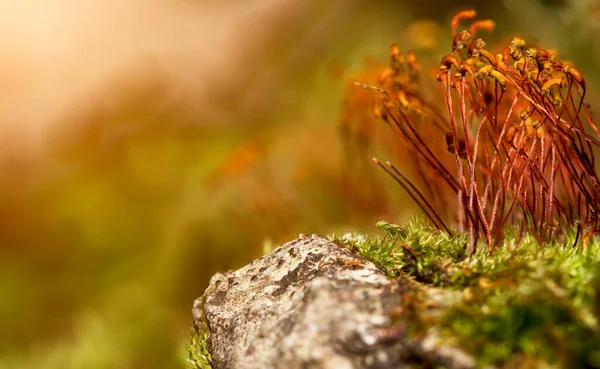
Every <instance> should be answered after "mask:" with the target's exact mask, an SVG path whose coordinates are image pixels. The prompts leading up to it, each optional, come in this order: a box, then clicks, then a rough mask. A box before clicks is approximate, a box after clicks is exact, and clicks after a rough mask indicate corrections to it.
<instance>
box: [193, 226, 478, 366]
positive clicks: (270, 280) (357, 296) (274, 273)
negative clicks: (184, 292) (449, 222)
mask: <svg viewBox="0 0 600 369" xmlns="http://www.w3.org/2000/svg"><path fill="white" fill-rule="evenodd" d="M400 282H402V281H398V280H393V279H390V278H387V277H386V276H385V275H384V274H383V273H382V272H381V271H380V270H379V269H378V268H377V266H376V265H374V264H373V263H372V262H370V261H368V260H366V259H364V258H363V257H361V256H359V255H357V254H355V253H353V252H352V251H350V250H348V249H347V248H345V247H343V246H341V245H339V244H337V243H336V242H333V241H331V240H329V239H327V238H324V237H321V236H317V235H312V236H300V238H298V239H296V240H294V241H291V242H288V243H286V244H284V245H282V246H280V247H279V248H277V249H276V250H274V251H272V252H270V253H268V254H266V255H264V256H263V257H261V258H260V259H258V260H255V261H253V262H252V263H251V264H249V265H247V266H245V267H243V268H241V269H239V270H237V271H235V272H230V273H226V274H220V273H219V274H216V275H215V276H214V277H213V278H212V279H211V281H210V285H209V287H208V288H207V289H206V291H205V293H204V295H203V296H202V297H201V298H199V299H197V300H196V301H195V303H194V308H193V316H194V324H195V325H196V327H198V328H200V327H202V326H206V328H208V330H209V332H210V334H209V337H208V340H207V348H208V351H209V352H210V354H211V355H212V360H213V361H212V365H213V368H214V369H226V368H227V369H229V368H230V369H253V368H256V369H267V368H282V369H283V368H285V369H295V368H332V369H333V368H335V369H345V368H348V369H350V368H398V367H403V366H405V365H408V364H410V363H424V362H427V363H430V364H431V365H438V366H439V365H442V366H445V367H449V368H472V367H475V365H474V361H473V359H472V358H470V357H468V356H467V355H466V354H464V353H462V352H461V351H460V350H457V349H453V348H449V347H443V346H441V345H439V344H438V343H437V342H436V340H435V336H434V335H429V336H426V337H422V338H421V339H420V340H415V339H408V338H407V336H406V334H405V329H404V327H403V325H402V324H401V323H398V322H395V321H393V319H392V311H393V309H394V308H396V307H398V306H399V305H400V303H401V296H403V295H402V294H401V293H400V292H401V291H400V290H401V289H402V288H407V287H406V286H409V285H410V283H409V281H406V280H405V281H403V282H402V283H400Z"/></svg>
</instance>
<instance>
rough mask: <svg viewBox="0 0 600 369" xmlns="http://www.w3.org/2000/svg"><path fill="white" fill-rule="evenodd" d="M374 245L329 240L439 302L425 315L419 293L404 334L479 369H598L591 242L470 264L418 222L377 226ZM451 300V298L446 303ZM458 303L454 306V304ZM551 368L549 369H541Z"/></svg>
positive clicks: (596, 264) (598, 283) (461, 246)
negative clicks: (423, 338) (439, 341)
mask: <svg viewBox="0 0 600 369" xmlns="http://www.w3.org/2000/svg"><path fill="white" fill-rule="evenodd" d="M377 227H378V228H379V229H381V230H382V231H383V232H384V235H383V236H382V237H374V238H364V237H358V236H345V237H341V238H337V240H338V241H340V242H342V243H343V244H345V245H346V246H348V247H350V248H351V249H352V250H354V251H356V252H357V253H359V254H361V255H362V256H364V257H365V258H367V259H369V260H372V261H373V262H375V263H376V264H377V265H379V266H380V267H381V268H382V270H383V271H384V272H385V273H387V274H388V275H389V276H390V277H400V276H402V277H408V278H409V279H412V280H414V281H415V282H416V283H417V284H418V285H420V286H421V287H420V288H422V289H427V288H431V287H433V286H435V287H438V290H439V288H441V291H453V292H454V294H446V295H445V296H447V298H446V301H445V302H444V303H442V304H440V303H439V301H436V305H437V307H438V309H439V308H440V307H441V309H442V311H441V312H438V313H436V314H427V312H428V309H427V306H428V305H431V304H428V302H427V301H426V300H427V298H428V297H423V296H426V295H424V294H422V293H421V292H419V293H418V295H419V296H421V297H420V299H419V300H416V302H414V301H413V304H415V303H417V304H420V306H413V307H412V308H411V309H410V310H417V311H421V312H423V314H421V315H425V314H426V315H427V321H425V322H424V321H423V319H414V317H412V318H411V319H409V320H410V324H412V328H413V329H412V331H413V332H416V333H420V332H423V331H425V330H428V329H435V330H436V331H438V332H441V335H442V336H443V339H444V341H445V342H447V343H450V344H456V345H459V346H461V347H463V348H464V349H465V350H467V351H469V352H470V353H471V354H473V356H474V357H476V358H477V360H478V364H479V365H481V366H488V365H494V366H496V367H501V368H513V367H536V368H537V367H544V366H546V367H573V368H575V367H577V368H584V367H590V368H594V367H598V368H600V324H599V319H600V242H599V241H598V240H597V239H591V240H586V242H585V243H584V245H583V246H581V245H579V246H577V247H572V245H573V241H574V232H571V233H572V235H571V236H570V237H568V238H567V239H565V240H562V241H561V242H559V241H554V242H552V243H548V244H544V245H542V246H539V245H538V243H537V242H536V241H535V239H533V238H532V237H525V238H524V239H523V242H522V243H521V244H520V245H518V242H517V237H515V236H514V235H510V234H508V235H506V236H505V240H504V244H503V245H501V246H500V247H498V248H496V249H494V250H492V251H490V250H483V251H480V252H478V253H477V254H475V255H473V256H471V257H469V256H468V255H467V254H466V252H465V245H466V243H467V240H466V238H465V237H463V236H460V237H454V238H450V237H448V236H446V235H445V234H443V233H441V232H439V231H437V230H434V229H432V228H429V227H428V226H426V225H425V224H424V222H423V221H422V220H421V219H416V220H413V221H411V222H409V223H408V224H406V225H405V226H397V225H391V224H387V223H383V222H381V223H379V224H378V225H377ZM450 296H455V297H454V298H452V297H450ZM456 296H458V298H456ZM403 310H404V311H407V309H406V307H405V309H403ZM550 363H552V364H553V365H554V366H552V365H550Z"/></svg>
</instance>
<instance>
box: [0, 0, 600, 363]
mask: <svg viewBox="0 0 600 369" xmlns="http://www.w3.org/2000/svg"><path fill="white" fill-rule="evenodd" d="M465 8H475V9H477V10H478V12H479V17H480V18H487V17H493V18H494V19H495V20H496V21H497V25H498V28H497V31H496V35H503V36H512V35H515V34H520V35H523V36H526V37H531V38H533V39H535V40H537V41H538V42H540V43H541V44H542V45H543V46H546V47H553V48H556V49H558V50H560V51H561V54H562V55H565V56H566V57H567V58H568V59H570V60H573V61H574V63H575V65H576V66H577V67H578V69H580V70H581V71H582V72H584V75H585V76H586V80H587V81H588V85H589V86H590V88H591V90H592V91H591V92H590V95H589V96H590V97H589V101H590V103H592V107H593V106H598V104H595V101H597V100H598V98H597V96H598V95H597V92H596V91H595V90H596V87H597V86H599V82H600V81H598V78H600V73H598V65H599V64H598V60H599V57H600V54H599V50H600V48H599V47H598V46H599V45H598V42H600V41H599V40H600V37H598V36H599V35H600V3H598V2H597V1H592V0H588V1H586V0H581V1H576V0H536V1H527V2H524V1H518V0H505V1H499V2H492V1H487V0H480V1H475V0H473V1H466V0H465V1H455V0H444V1H441V0H423V1H418V2H416V1H401V0H398V1H392V0H388V1H383V0H380V1H377V2H375V1H372V0H325V1H323V0H320V1H316V0H315V1H307V0H218V1H217V0H130V1H127V2H124V1H117V0H103V1H100V0H88V1H76V0H47V1H39V2H35V4H34V3H32V2H24V1H18V0H3V1H2V2H0V45H1V47H0V85H1V86H2V88H1V89H0V135H1V136H0V137H2V140H1V142H2V144H1V145H0V171H1V173H2V177H1V178H2V179H1V181H0V368H36V369H40V368H44V369H45V368H47V369H55V368H56V369H59V368H60V369H71V368H72V369H80V368H91V369H94V368H98V369H100V368H185V367H186V363H185V354H184V350H183V347H184V344H185V343H186V340H187V337H188V334H189V330H190V325H191V317H190V309H191V305H192V302H193V300H194V299H195V298H196V297H198V296H200V295H201V294H202V292H203V291H204V288H205V287H206V285H207V283H208V280H209V278H210V276H211V275H213V274H214V273H216V272H224V271H227V270H228V269H232V268H236V267H239V266H241V265H244V264H246V263H247V262H249V261H250V260H251V259H253V258H255V257H257V256H259V255H260V254H261V253H262V252H263V247H264V246H265V245H267V246H268V245H278V244H280V243H283V242H285V241H288V240H290V239H293V238H294V237H296V236H297V235H298V233H322V234H331V233H334V232H336V233H341V232H347V231H359V232H365V233H368V232H372V230H373V225H374V224H375V223H376V222H377V221H378V220H382V219H384V220H387V221H390V222H402V221H403V220H405V219H407V218H408V217H410V216H411V215H413V214H416V213H417V211H416V210H415V209H414V207H413V206H412V204H411V203H410V201H409V199H407V198H405V197H404V196H403V195H402V191H401V189H400V188H399V187H398V188H397V187H396V186H394V184H393V183H391V181H390V180H388V178H386V177H385V176H384V174H383V173H380V172H379V171H378V170H377V168H375V167H374V166H373V167H372V166H371V165H368V166H363V165H362V164H360V165H359V167H357V164H356V163H355V161H348V157H349V156H351V155H360V156H361V157H365V158H366V159H367V160H369V159H370V157H372V156H373V155H375V154H376V155H381V156H382V158H385V154H386V152H385V149H384V148H382V147H380V145H377V144H376V143H375V142H373V143H372V144H369V145H367V146H364V147H363V149H361V150H360V151H359V152H353V153H349V152H348V151H351V150H349V149H348V147H345V146H344V145H343V142H342V141H341V139H340V130H339V126H340V119H341V118H340V117H341V116H343V114H342V113H343V111H344V98H345V96H346V95H347V94H348V91H350V89H351V88H352V87H349V82H350V81H353V80H357V79H358V80H362V79H369V78H372V75H371V76H368V75H366V74H364V68H365V67H368V66H369V65H372V64H373V63H375V61H377V60H380V61H383V62H385V61H386V60H387V55H388V48H389V45H390V44H391V43H393V42H397V43H399V44H400V47H401V48H402V49H403V50H411V49H412V50H416V51H417V53H418V55H419V56H420V57H421V62H422V64H423V65H424V68H427V67H434V66H435V64H436V63H437V61H438V60H439V58H440V57H441V56H442V55H444V54H446V53H447V52H448V51H449V45H450V44H449V42H450V36H449V31H448V26H447V24H448V21H449V19H450V17H451V16H452V14H453V13H454V12H456V11H458V10H462V9H465ZM490 37H494V36H490ZM496 37H498V36H496ZM428 78H430V77H429V74H425V76H424V79H428ZM365 82H368V81H366V80H365ZM385 128H386V127H381V131H383V132H384V134H385ZM368 129H369V131H368V132H367V133H368V134H372V135H376V134H377V132H378V130H380V128H379V127H369V128H368ZM398 164H400V166H401V165H402V163H398Z"/></svg>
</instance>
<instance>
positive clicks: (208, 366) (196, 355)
mask: <svg viewBox="0 0 600 369" xmlns="http://www.w3.org/2000/svg"><path fill="white" fill-rule="evenodd" d="M207 338H208V331H207V330H204V329H201V330H196V329H192V334H191V336H190V339H189V341H188V344H187V346H186V350H187V361H188V363H189V365H190V368H192V369H212V359H211V357H210V353H209V352H208V350H207V348H206V339H207Z"/></svg>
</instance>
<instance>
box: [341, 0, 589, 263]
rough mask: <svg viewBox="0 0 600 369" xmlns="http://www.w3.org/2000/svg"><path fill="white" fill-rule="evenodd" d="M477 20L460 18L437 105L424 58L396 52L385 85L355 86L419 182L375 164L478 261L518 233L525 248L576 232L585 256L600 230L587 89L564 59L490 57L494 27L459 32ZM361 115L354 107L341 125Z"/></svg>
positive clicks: (439, 75) (534, 52) (509, 53)
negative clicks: (458, 235) (488, 37)
mask: <svg viewBox="0 0 600 369" xmlns="http://www.w3.org/2000/svg"><path fill="white" fill-rule="evenodd" d="M475 15H476V13H475V11H472V10H469V11H462V12H459V13H458V14H456V15H455V16H454V17H453V18H452V21H451V27H450V28H451V35H452V42H451V44H450V45H449V51H450V53H449V54H448V55H446V56H444V57H443V58H442V60H441V62H440V64H439V66H438V67H437V68H436V71H435V72H434V74H435V79H437V81H439V83H440V84H441V88H440V89H438V90H437V91H438V93H437V95H436V92H435V91H434V92H433V93H430V94H429V96H426V95H425V93H424V91H427V90H428V89H425V88H423V85H424V84H426V83H427V82H429V80H433V79H434V78H430V79H426V78H423V72H422V71H423V69H424V68H423V67H422V66H421V63H420V62H419V61H418V59H417V57H416V55H415V53H413V52H408V53H405V54H404V53H402V52H401V50H400V47H399V46H398V45H392V46H391V53H390V61H389V65H388V66H387V67H384V68H383V69H382V70H381V71H379V72H378V75H377V78H376V80H377V84H376V85H366V84H363V83H362V82H361V81H357V82H355V84H357V85H359V86H361V87H363V88H364V89H366V91H365V92H368V93H369V94H368V95H370V98H371V103H372V104H371V106H370V109H371V119H372V120H381V121H383V122H385V123H387V125H388V126H389V127H390V129H391V130H392V132H393V134H394V136H395V137H396V139H397V141H396V142H397V146H399V147H401V148H402V150H399V149H398V148H394V150H395V152H396V153H398V154H399V155H401V156H402V159H403V168H402V169H403V171H404V170H407V171H410V172H411V174H413V175H410V176H409V175H408V174H403V173H401V171H400V170H399V169H398V167H396V166H395V165H394V164H392V163H391V162H389V161H388V162H385V164H384V163H382V162H380V161H379V160H378V159H376V158H374V159H373V161H374V162H375V163H376V164H377V165H378V166H380V167H381V168H382V169H383V170H384V171H385V172H386V173H387V174H388V175H389V176H391V177H392V178H393V179H394V180H395V181H396V182H398V184H400V185H401V186H402V188H403V189H404V190H405V191H406V192H407V193H408V194H409V195H410V197H411V198H412V199H413V201H414V202H415V203H417V205H418V206H419V207H420V208H421V209H422V211H423V212H424V214H425V215H426V216H427V218H428V219H429V221H431V222H432V224H433V225H434V226H435V227H436V228H437V229H439V230H442V231H444V232H446V233H447V234H448V235H453V234H454V233H455V232H457V231H458V232H463V231H466V232H467V234H468V235H469V237H468V245H469V247H468V250H469V253H470V254H473V253H475V251H476V249H477V244H478V240H480V239H482V240H484V241H485V244H486V245H487V247H488V248H489V249H490V250H491V249H493V248H497V247H498V246H499V245H502V244H503V242H502V241H503V239H504V237H505V234H506V230H507V229H509V228H516V229H518V234H519V238H518V239H519V241H518V243H521V242H523V239H524V237H525V235H526V234H530V235H531V236H532V237H534V238H535V239H536V241H537V242H538V244H540V245H541V244H543V243H545V242H547V241H550V240H553V239H555V238H556V237H559V238H563V239H564V238H565V237H566V230H568V229H573V228H574V229H576V235H577V236H576V237H575V240H574V241H573V243H574V244H585V243H586V242H588V240H589V238H590V237H591V236H592V235H594V234H596V233H597V232H598V229H599V226H600V222H599V218H598V214H599V210H600V181H599V180H598V176H597V174H596V171H595V164H596V162H595V157H594V152H593V148H594V147H595V146H598V145H600V142H599V141H598V139H597V138H596V137H595V136H592V135H591V134H589V133H588V132H587V131H586V129H588V128H589V129H591V130H593V131H595V132H596V133H597V134H598V132H599V130H598V127H597V126H596V124H595V123H594V121H593V120H592V117H591V115H590V112H589V106H588V104H587V103H586V101H585V95H586V83H585V79H584V78H583V77H582V75H581V74H580V73H579V72H578V71H577V70H576V69H575V68H574V67H573V66H572V65H570V64H568V63H566V62H564V61H563V60H562V59H561V58H560V57H559V56H558V54H557V53H556V52H555V51H552V50H545V49H543V48H540V47H536V46H535V45H530V44H528V43H527V42H526V41H525V40H524V39H521V38H513V39H512V40H511V41H510V42H509V43H508V44H506V45H501V46H500V47H498V48H495V50H494V49H488V48H487V44H486V42H485V41H484V40H483V39H482V38H478V37H477V36H478V35H479V33H481V32H490V31H492V30H493V29H494V22H493V21H492V20H477V21H474V22H471V25H470V26H469V27H468V29H466V30H461V31H458V27H459V25H460V24H461V23H463V22H466V21H471V20H472V19H473V18H475ZM432 83H433V82H432ZM349 94H350V95H352V94H355V92H352V91H350V92H349ZM355 100H356V99H350V98H348V99H347V101H355ZM364 109H365V104H359V105H357V106H352V105H349V104H347V105H346V111H345V112H344V114H343V116H344V117H346V116H349V115H351V114H352V113H355V114H365V113H364V112H362V110H364ZM349 122H350V120H348V119H342V131H343V132H344V137H346V138H348V139H350V138H352V132H357V133H355V134H361V135H362V134H364V133H365V130H361V129H353V127H351V126H350V124H349ZM367 141H368V138H364V139H363V140H357V142H359V143H361V142H362V143H363V144H364V142H367ZM406 158H409V165H408V166H407V165H405V163H406ZM409 177H412V179H409Z"/></svg>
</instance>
